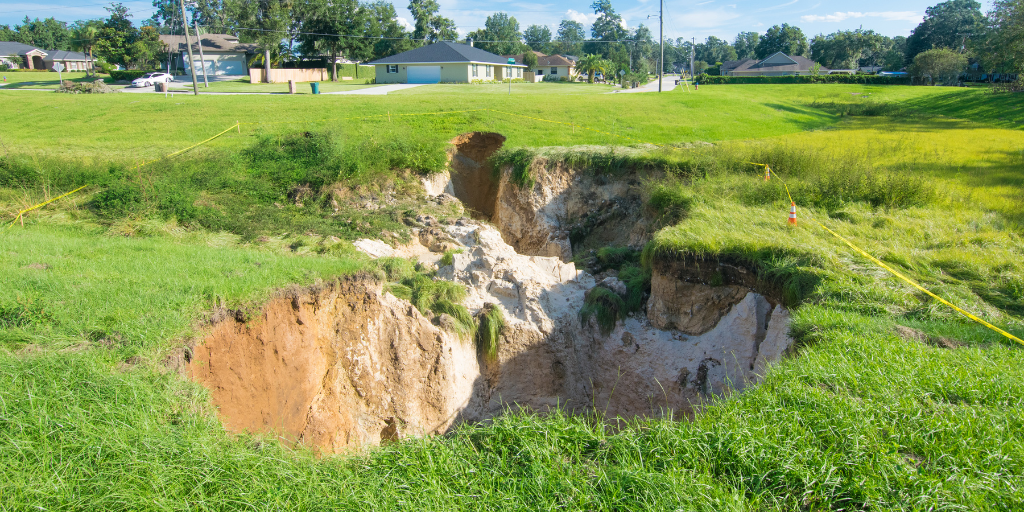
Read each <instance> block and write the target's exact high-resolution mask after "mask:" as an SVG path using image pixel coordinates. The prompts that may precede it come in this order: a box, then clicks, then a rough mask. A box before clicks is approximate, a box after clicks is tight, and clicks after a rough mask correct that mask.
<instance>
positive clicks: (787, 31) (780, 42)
mask: <svg viewBox="0 0 1024 512" xmlns="http://www.w3.org/2000/svg"><path fill="white" fill-rule="evenodd" d="M776 52H782V53H785V54H786V55H790V56H792V55H804V54H806V53H807V38H806V37H805V36H804V31H803V30H800V28H799V27H794V26H791V25H790V24H788V23H783V24H782V26H779V25H775V26H773V27H772V28H770V29H768V31H767V32H765V34H764V36H762V37H761V40H760V41H759V42H758V43H757V47H755V48H754V56H755V57H757V58H758V59H763V58H765V57H768V56H769V55H772V54H774V53H776Z"/></svg>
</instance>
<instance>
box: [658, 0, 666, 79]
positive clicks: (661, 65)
mask: <svg viewBox="0 0 1024 512" xmlns="http://www.w3.org/2000/svg"><path fill="white" fill-rule="evenodd" d="M659 5H660V9H661V10H660V12H659V14H658V22H659V23H658V25H659V28H658V39H659V40H660V41H661V58H660V59H658V92H661V81H662V80H664V78H665V76H664V74H665V0H661V2H660V3H659Z"/></svg>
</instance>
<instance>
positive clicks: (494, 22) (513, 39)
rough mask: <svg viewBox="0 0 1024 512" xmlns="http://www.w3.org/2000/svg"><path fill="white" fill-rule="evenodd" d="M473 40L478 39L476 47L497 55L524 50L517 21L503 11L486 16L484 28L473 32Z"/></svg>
mask: <svg viewBox="0 0 1024 512" xmlns="http://www.w3.org/2000/svg"><path fill="white" fill-rule="evenodd" d="M473 34H474V37H473V40H474V41H476V40H479V41H480V42H479V43H476V47H477V48H480V49H482V50H485V51H488V52H491V53H494V54H497V55H513V54H517V53H521V52H522V51H524V50H526V48H527V47H526V45H524V44H523V35H522V34H520V33H519V22H518V21H516V19H515V18H514V17H512V16H509V15H508V14H507V13H504V12H496V13H494V14H492V15H490V16H488V17H487V21H485V22H484V29H483V30H477V31H474V32H473Z"/></svg>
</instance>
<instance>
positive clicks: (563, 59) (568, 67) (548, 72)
mask: <svg viewBox="0 0 1024 512" xmlns="http://www.w3.org/2000/svg"><path fill="white" fill-rule="evenodd" d="M533 54H534V55H536V56H537V66H535V67H534V68H532V69H528V70H527V71H528V72H530V73H533V77H534V79H533V80H534V81H535V82H540V81H541V80H544V77H545V76H552V77H557V78H561V77H563V76H564V77H566V79H567V80H571V79H572V77H573V75H575V74H576V63H575V62H574V61H573V60H570V59H569V58H568V57H567V56H564V55H544V54H543V53H540V52H533ZM523 55H525V54H519V55H506V58H514V59H515V60H516V64H523ZM548 80H550V78H549V79H548Z"/></svg>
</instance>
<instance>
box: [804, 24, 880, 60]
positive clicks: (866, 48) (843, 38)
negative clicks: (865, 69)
mask: <svg viewBox="0 0 1024 512" xmlns="http://www.w3.org/2000/svg"><path fill="white" fill-rule="evenodd" d="M885 39H886V38H885V37H884V36H882V35H881V34H877V33H875V32H874V31H871V30H867V31H865V30H861V29H857V30H844V31H838V32H833V33H831V34H829V35H827V36H826V35H820V34H819V35H817V36H814V39H813V40H811V58H812V59H813V60H814V61H815V62H817V63H819V64H821V65H822V66H825V67H828V68H832V69H854V68H856V67H857V66H859V65H861V64H862V62H861V61H862V60H864V58H865V57H867V56H872V55H876V54H877V52H878V51H879V50H880V49H881V48H882V46H883V44H884V43H885ZM875 60H877V59H875ZM874 64H875V63H871V64H867V63H865V65H874Z"/></svg>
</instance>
